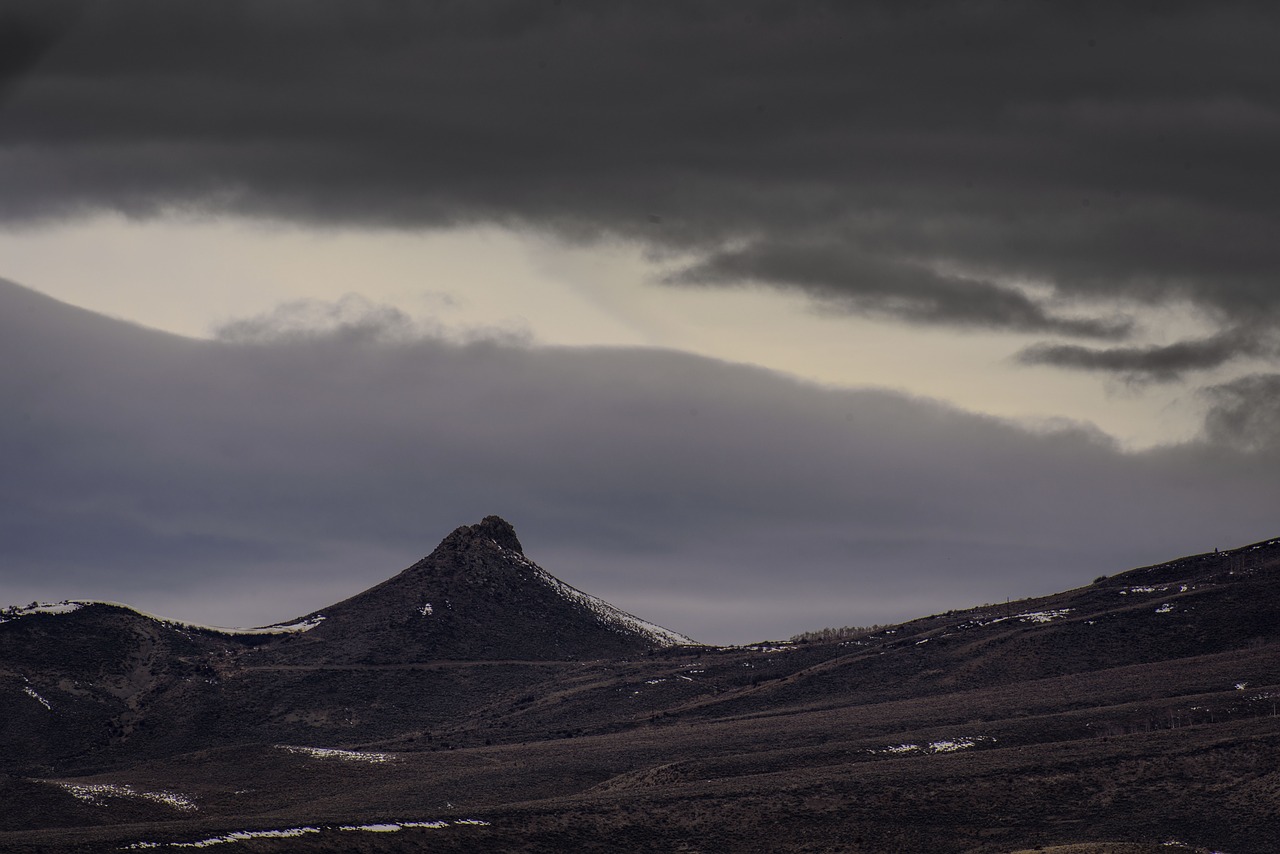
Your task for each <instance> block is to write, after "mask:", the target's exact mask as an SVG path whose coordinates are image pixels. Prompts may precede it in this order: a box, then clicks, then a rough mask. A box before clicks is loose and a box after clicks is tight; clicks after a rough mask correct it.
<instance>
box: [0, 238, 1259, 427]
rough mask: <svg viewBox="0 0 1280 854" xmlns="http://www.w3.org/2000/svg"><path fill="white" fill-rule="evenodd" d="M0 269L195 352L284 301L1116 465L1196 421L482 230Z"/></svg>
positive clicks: (1176, 315) (945, 336)
mask: <svg viewBox="0 0 1280 854" xmlns="http://www.w3.org/2000/svg"><path fill="white" fill-rule="evenodd" d="M0 257H3V258H4V259H5V269H4V271H3V273H2V274H3V275H5V276H6V277H8V278H11V279H13V280H14V281H17V282H19V283H20V284H23V285H26V286H28V287H32V288H35V289H36V290H39V291H42V292H44V293H46V294H49V295H50V296H53V297H56V298H58V299H60V300H63V301H66V302H69V303H72V304H74V305H78V306H82V307H84V308H88V309H91V310H93V311H97V312H101V313H104V314H108V315H111V316H114V317H118V318H123V319H127V320H131V321H134V322H137V323H140V324H143V325H145V326H150V327H155V328H159V329H163V330H167V331H170V332H176V333H180V334H183V335H190V336H197V337H208V336H209V335H211V334H212V333H213V331H214V330H215V329H216V328H217V327H218V326H219V325H220V324H222V323H225V322H227V321H230V320H235V319H239V318H244V317H247V316H252V315H255V314H260V313H263V312H266V311H269V310H270V309H272V308H274V307H276V306H278V305H280V304H281V303H284V302H288V301H291V300H298V299H307V298H310V299H318V300H326V301H330V300H337V299H339V298H341V297H342V296H343V295H345V294H352V293H354V294H359V295H360V296H362V297H365V298H366V299H368V300H370V301H372V302H375V303H383V304H388V305H393V306H396V307H397V308H399V309H400V310H402V311H403V312H405V313H406V314H408V315H410V316H411V317H413V318H414V319H415V320H416V321H418V322H420V323H422V324H423V326H424V328H436V329H443V330H445V331H446V332H448V333H457V334H464V335H465V334H468V333H474V332H476V331H480V330H487V329H496V330H499V331H502V332H506V333H515V334H517V335H521V336H525V337H528V338H529V339H531V340H532V341H533V342H535V343H538V344H550V345H565V346H583V345H609V346H651V347H665V348H671V349H677V350H683V351H688V352H692V353H697V354H701V355H705V356H710V357H714V358H719V359H725V360H729V361H735V362H745V363H750V364H755V365H760V366H763V367H766V368H770V369H774V370H778V371H783V372H786V373H790V374H794V375H796V376H798V377H802V378H804V379H807V380H810V381H814V382H819V383H824V384H831V385H838V386H847V387H886V388H894V389H900V390H904V391H907V392H909V393H912V394H916V395H921V396H926V397H931V398H936V399H940V400H944V401H947V402H950V403H953V404H955V405H957V406H959V407H962V408H964V409H968V410H972V411H977V412H984V413H989V414H992V415H996V416H1000V417H1006V418H1018V419H1028V420H1031V421H1046V420H1047V421H1052V420H1054V419H1062V418H1067V419H1072V420H1077V421H1084V422H1090V423H1092V424H1094V425H1096V426H1097V427H1099V428H1101V429H1102V430H1104V431H1105V432H1107V433H1109V434H1110V435H1112V436H1114V437H1115V438H1116V439H1118V440H1119V441H1120V442H1121V443H1122V444H1124V445H1125V446H1127V447H1146V446H1150V445H1153V444H1159V443H1164V442H1170V441H1179V440H1183V439H1186V438H1189V437H1191V436H1192V435H1194V434H1195V432H1196V430H1197V429H1198V425H1199V417H1200V415H1201V412H1202V410H1201V407H1200V404H1199V401H1198V400H1197V399H1196V398H1195V396H1194V392H1190V391H1188V390H1187V389H1186V388H1184V387H1182V386H1180V385H1178V384H1171V385H1169V386H1151V387H1148V388H1145V389H1142V390H1135V389H1129V388H1126V387H1124V386H1123V385H1122V384H1119V383H1117V382H1115V381H1110V382H1108V381H1105V380H1103V379H1101V378H1100V377H1098V376H1094V375H1089V374H1085V373H1070V372H1065V371H1057V370H1053V369H1049V368H1041V367H1025V366H1019V365H1017V364H1015V363H1014V362H1013V361H1012V358H1011V357H1012V355H1013V354H1014V353H1016V352H1017V351H1018V350H1019V349H1021V348H1022V347H1024V346H1026V345H1029V344H1031V343H1034V342H1035V341H1036V340H1038V338H1036V337H1035V336H1029V335H1017V334H1010V333H999V334H994V333H987V332H956V331H954V330H951V329H942V328H938V327H917V326H908V325H904V324H902V323H897V322H892V321H878V320H872V319H867V318H862V317H857V316H849V315H839V314H835V315H833V314H830V313H822V312H819V311H816V310H814V306H813V304H812V303H811V302H809V300H808V299H807V298H806V297H804V296H801V295H797V294H788V293H784V292H779V291H775V290H769V289H765V288H755V287H744V288H739V289H701V288H674V287H667V286H662V285H660V284H656V281H657V279H658V278H659V277H660V276H661V274H662V273H663V271H664V269H666V268H665V267H664V266H663V263H667V264H670V263H674V262H671V261H668V262H658V261H655V260H652V259H649V258H646V256H645V254H644V253H643V252H642V251H641V249H640V247H638V246H636V245H631V244H621V243H617V244H606V245H599V244H597V245H592V246H568V245H565V244H561V243H556V242H553V241H550V240H548V239H544V238H539V237H535V236H527V235H519V234H515V233H511V232H503V231H499V230H494V229H486V230H472V231H456V232H432V233H412V232H393V231H355V230H328V231H326V230H302V229H298V228H294V227H290V226H280V225H271V224H261V223H251V222H246V221H240V220H183V221H175V220H165V221H150V222H136V221H129V220H125V219H122V218H119V217H100V218H97V219H94V220H90V221H78V222H73V223H68V224H63V225H58V226H54V227H48V226H46V227H43V228H39V229H31V230H22V231H11V232H4V233H0ZM1165 315H1166V316H1165V317H1164V318H1163V320H1165V321H1167V322H1164V323H1161V324H1160V333H1163V334H1161V337H1164V335H1166V334H1169V331H1170V330H1176V331H1177V332H1178V333H1180V334H1181V333H1184V332H1186V331H1189V330H1193V329H1194V327H1195V326H1196V323H1195V318H1194V317H1192V316H1191V315H1190V314H1188V313H1187V312H1185V311H1180V310H1178V309H1177V308H1176V307H1175V308H1171V309H1169V310H1168V311H1167V312H1165ZM1153 334H1154V333H1153ZM1237 370H1238V368H1237ZM1207 379H1214V376H1213V375H1210V376H1208V377H1207Z"/></svg>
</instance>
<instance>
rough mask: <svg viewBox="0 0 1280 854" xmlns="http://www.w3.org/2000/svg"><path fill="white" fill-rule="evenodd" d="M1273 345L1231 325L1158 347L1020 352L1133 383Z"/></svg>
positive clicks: (1055, 347)
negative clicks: (1215, 333) (1108, 374)
mask: <svg viewBox="0 0 1280 854" xmlns="http://www.w3.org/2000/svg"><path fill="white" fill-rule="evenodd" d="M1275 353H1276V348H1275V346H1274V345H1268V344H1267V343H1266V342H1265V341H1264V340H1263V339H1262V338H1261V337H1259V334H1258V333H1256V332H1252V331H1249V330H1245V329H1238V328H1237V329H1229V330H1227V331H1225V332H1222V333H1220V334H1217V335H1212V336H1210V337H1208V338H1201V339H1198V340H1194V341H1179V342H1177V343H1175V344H1168V345H1165V346H1162V347H1112V348H1109V349H1093V348H1089V347H1080V346H1076V345H1073V344H1037V345H1034V346H1031V347H1028V348H1027V349H1025V350H1023V351H1022V352H1021V353H1019V354H1018V356H1017V358H1018V361H1020V362H1022V363H1023V364H1027V365H1053V366H1056V367H1059V368H1074V369H1077V370H1084V371H1100V372H1107V373H1114V374H1118V375H1121V376H1123V377H1125V378H1126V379H1128V380H1129V381H1130V382H1134V383H1144V382H1174V381H1177V380H1180V379H1182V377H1183V375H1185V374H1186V373H1187V372H1189V371H1203V370H1208V369H1210V368H1216V367H1218V366H1220V365H1223V364H1225V363H1227V362H1229V361H1231V360H1233V359H1238V358H1243V357H1247V356H1262V355H1269V356H1274V355H1275Z"/></svg>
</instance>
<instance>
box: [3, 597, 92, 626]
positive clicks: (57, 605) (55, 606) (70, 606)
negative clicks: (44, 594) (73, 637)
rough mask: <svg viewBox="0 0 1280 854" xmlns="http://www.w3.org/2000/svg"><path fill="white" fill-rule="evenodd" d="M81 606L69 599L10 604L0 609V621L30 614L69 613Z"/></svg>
mask: <svg viewBox="0 0 1280 854" xmlns="http://www.w3.org/2000/svg"><path fill="white" fill-rule="evenodd" d="M82 607H84V606H83V604H81V603H80V602H71V601H62V602H33V603H31V604H30V605H27V606H25V607H19V606H18V605H11V606H9V607H8V608H5V609H3V610H0V623H7V622H9V621H10V620H16V619H18V618H19V617H29V616H31V615H32V614H70V613H71V612H72V611H78V610H80V609H81V608H82Z"/></svg>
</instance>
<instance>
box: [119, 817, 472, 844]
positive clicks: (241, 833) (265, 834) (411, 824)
mask: <svg viewBox="0 0 1280 854" xmlns="http://www.w3.org/2000/svg"><path fill="white" fill-rule="evenodd" d="M450 825H453V826H455V827H488V826H489V822H487V821H483V820H481V819H478V818H461V819H457V820H455V821H453V822H449V821H443V820H435V821H431V820H428V821H393V822H380V823H378V824H343V825H338V826H336V827H333V826H322V827H310V826H308V827H286V828H281V829H280V830H235V831H232V832H231V833H226V834H223V835H222V836H210V837H208V838H207V839H198V840H196V841H194V842H135V843H133V844H132V845H129V846H128V848H129V849H132V850H140V849H153V848H212V847H213V846H215V845H226V844H227V843H229V842H249V841H251V840H254V839H291V838H294V837H298V836H306V835H308V834H312V833H322V832H324V831H326V830H338V831H365V832H367V833H398V832H400V831H401V830H409V829H414V830H439V829H440V828H445V827H449V826H450Z"/></svg>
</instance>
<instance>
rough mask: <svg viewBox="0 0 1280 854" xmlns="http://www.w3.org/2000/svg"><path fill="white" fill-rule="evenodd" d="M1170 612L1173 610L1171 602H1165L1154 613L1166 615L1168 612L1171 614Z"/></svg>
mask: <svg viewBox="0 0 1280 854" xmlns="http://www.w3.org/2000/svg"><path fill="white" fill-rule="evenodd" d="M1172 610H1173V603H1172V602H1165V603H1164V604H1163V605H1161V606H1160V607H1159V608H1156V613H1157V614H1168V613H1169V612H1171V611H1172Z"/></svg>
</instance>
